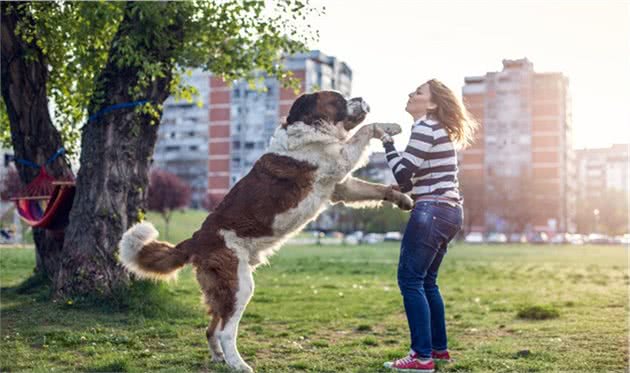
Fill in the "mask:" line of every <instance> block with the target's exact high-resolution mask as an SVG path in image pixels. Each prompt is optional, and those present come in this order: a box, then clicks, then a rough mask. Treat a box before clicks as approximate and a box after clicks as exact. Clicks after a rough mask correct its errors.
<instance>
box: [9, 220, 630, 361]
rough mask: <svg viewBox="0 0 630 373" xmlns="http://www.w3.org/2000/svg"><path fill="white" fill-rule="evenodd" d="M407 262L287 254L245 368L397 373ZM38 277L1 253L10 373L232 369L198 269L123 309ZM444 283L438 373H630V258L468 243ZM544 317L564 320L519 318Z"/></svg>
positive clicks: (619, 252) (376, 254) (22, 261)
mask: <svg viewBox="0 0 630 373" xmlns="http://www.w3.org/2000/svg"><path fill="white" fill-rule="evenodd" d="M174 220H176V217H175V218H174ZM186 229H188V228H185V229H184V228H178V229H173V234H172V236H171V239H172V240H173V241H175V240H177V237H178V235H185V234H186V232H185V231H186ZM190 229H191V230H192V229H194V227H191V228H190ZM397 254H398V247H397V245H396V244H383V245H375V246H351V247H344V246H334V247H333V246H324V247H317V246H309V247H305V246H304V247H296V246H293V247H291V246H288V247H285V248H283V249H282V250H281V251H280V253H279V254H278V255H276V256H275V257H273V258H272V260H271V265H270V266H266V267H262V268H260V269H259V270H258V271H257V272H256V274H255V281H256V293H255V295H254V298H253V300H252V303H251V304H250V305H249V307H248V308H247V311H246V313H245V316H244V318H243V321H242V323H241V329H240V335H239V346H240V351H241V354H242V355H243V357H244V358H245V360H246V361H248V362H249V363H250V364H252V365H253V366H254V368H255V369H256V370H257V371H262V372H286V371H316V372H338V371H357V372H379V371H384V369H382V368H381V367H382V363H383V361H385V360H387V359H391V358H395V357H400V356H402V355H403V354H405V353H406V352H407V351H408V348H409V347H408V337H407V327H406V320H405V318H404V313H403V309H402V301H401V297H400V294H399V292H398V288H397V285H396V263H397ZM33 265H34V257H33V251H32V250H31V249H2V250H0V270H1V273H0V280H1V285H2V290H1V291H2V292H1V297H2V299H1V309H0V311H1V314H0V316H1V332H0V364H1V365H0V371H22V370H28V371H52V370H53V369H54V371H68V370H73V371H76V370H78V371H137V372H146V371H170V372H180V371H195V372H196V371H212V372H214V371H216V372H227V371H228V370H227V369H226V368H225V367H224V366H222V365H215V364H213V363H211V362H210V359H209V356H208V353H207V347H206V341H205V335H204V329H205V327H206V325H207V321H208V320H207V317H206V315H205V312H204V308H203V307H202V305H201V302H200V293H199V290H198V287H197V284H196V282H195V281H194V279H193V276H192V273H191V270H190V268H186V269H185V270H184V271H183V272H182V273H181V274H180V277H179V280H178V281H177V282H175V283H170V284H163V285H152V284H149V283H137V284H136V285H134V288H133V289H132V291H130V292H129V294H128V297H129V299H127V300H126V302H125V303H126V304H124V305H119V306H112V305H107V306H84V305H81V304H77V303H74V302H72V301H71V300H70V301H67V302H57V303H51V302H49V301H48V300H47V297H46V293H45V291H44V290H41V289H39V290H38V289H32V288H29V287H28V286H20V283H22V282H23V281H24V280H26V279H27V278H28V277H29V276H30V274H31V271H32V268H33ZM440 276H441V279H440V281H439V283H440V287H441V289H442V293H443V296H444V298H445V302H446V308H447V309H446V312H447V327H448V331H449V342H450V347H451V349H452V351H453V355H454V358H455V359H456V362H455V363H451V364H447V365H443V364H440V365H439V366H438V369H439V371H441V372H469V371H470V372H536V371H539V372H560V371H562V372H567V371H571V372H605V371H606V372H624V371H627V370H628V368H627V367H628V311H629V310H628V285H629V281H630V280H629V277H628V251H627V249H626V248H623V247H620V246H615V247H612V246H578V247H576V246H529V245H522V246H521V245H518V246H517V245H512V246H509V245H500V246H470V245H458V244H456V245H454V246H452V247H451V248H450V249H449V253H448V255H447V257H446V259H445V261H444V264H443V267H442V270H441V275H440ZM537 305H541V306H544V307H545V308H543V311H544V310H547V311H548V315H549V316H550V317H553V316H554V315H553V314H554V312H557V314H558V316H557V317H555V318H550V319H543V320H536V319H531V318H522V317H519V316H518V315H519V312H525V314H527V311H532V310H533V309H532V307H533V306H537ZM531 313H532V312H530V314H531ZM530 316H531V317H535V316H536V315H530ZM543 316H544V314H543Z"/></svg>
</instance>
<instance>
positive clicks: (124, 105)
mask: <svg viewBox="0 0 630 373" xmlns="http://www.w3.org/2000/svg"><path fill="white" fill-rule="evenodd" d="M147 102H149V100H139V101H133V102H124V103H122V104H116V105H111V106H108V107H106V108H105V109H103V110H100V111H98V112H97V113H96V114H93V115H90V117H89V118H88V123H89V122H91V121H93V120H94V119H96V118H98V117H100V116H101V115H105V114H107V113H109V112H111V111H114V110H118V109H125V108H130V107H136V106H140V105H144V104H146V103H147ZM65 152H66V149H64V148H59V149H58V150H57V152H55V154H53V155H52V156H51V157H50V158H48V160H47V161H46V164H50V163H52V162H54V161H55V159H57V158H59V156H61V155H62V154H65ZM14 161H15V162H16V163H19V164H22V165H24V166H27V167H32V168H40V167H41V166H40V165H38V164H37V163H35V162H31V161H29V160H28V159H19V158H14Z"/></svg>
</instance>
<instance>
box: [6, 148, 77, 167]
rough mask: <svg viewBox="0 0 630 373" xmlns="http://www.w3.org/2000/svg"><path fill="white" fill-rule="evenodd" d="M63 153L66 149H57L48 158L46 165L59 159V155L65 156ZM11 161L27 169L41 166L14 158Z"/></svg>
mask: <svg viewBox="0 0 630 373" xmlns="http://www.w3.org/2000/svg"><path fill="white" fill-rule="evenodd" d="M65 152H66V149H64V148H59V149H57V151H56V152H55V154H53V155H52V156H51V157H50V158H48V160H47V161H46V164H51V163H52V162H54V161H55V159H57V158H59V156H60V155H62V154H65ZM13 160H14V161H15V162H16V163H19V164H21V165H24V166H27V167H32V168H41V167H42V166H40V165H38V164H37V163H35V162H32V161H29V160H28V159H19V158H14V159H13Z"/></svg>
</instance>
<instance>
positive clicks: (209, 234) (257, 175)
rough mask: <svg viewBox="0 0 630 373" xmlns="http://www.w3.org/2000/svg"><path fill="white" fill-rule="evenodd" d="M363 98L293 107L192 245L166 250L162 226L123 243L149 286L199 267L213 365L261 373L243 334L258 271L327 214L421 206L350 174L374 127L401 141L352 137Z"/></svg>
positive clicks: (300, 102) (142, 227) (132, 233)
mask: <svg viewBox="0 0 630 373" xmlns="http://www.w3.org/2000/svg"><path fill="white" fill-rule="evenodd" d="M368 111H369V106H368V105H367V103H366V102H365V101H364V100H363V99H361V98H352V99H348V100H346V99H345V98H344V97H343V96H342V95H341V94H340V93H338V92H335V91H320V92H315V93H311V94H303V95H302V96H300V97H298V98H297V99H296V101H295V102H294V103H293V104H292V106H291V109H290V111H289V115H288V117H287V120H286V122H285V123H284V124H282V125H281V126H279V127H278V128H277V129H276V131H275V133H274V135H273V137H272V139H271V142H270V145H269V148H268V149H267V152H266V153H265V154H264V155H262V156H261V157H260V159H258V161H257V162H256V163H255V164H254V166H253V168H252V170H251V171H250V172H249V173H248V174H247V175H245V176H244V177H243V178H242V179H241V180H239V181H238V182H237V183H236V184H235V185H234V186H233V187H232V189H231V190H230V191H229V192H228V194H227V195H226V196H225V198H224V199H223V201H222V202H221V203H220V204H219V205H218V206H217V207H216V209H215V210H214V211H212V212H211V213H210V214H209V215H208V217H207V218H206V220H205V221H204V222H203V224H202V226H201V228H200V229H199V230H198V231H196V232H195V233H194V234H193V235H192V237H191V238H189V239H187V240H184V241H183V242H180V243H179V244H177V245H171V244H170V243H167V242H161V241H157V240H156V238H157V236H158V232H157V231H156V230H155V228H154V227H153V225H151V224H150V223H148V222H143V223H139V224H136V225H134V226H133V227H131V228H130V229H129V230H128V231H127V232H125V234H124V235H123V237H122V239H121V241H120V243H119V248H120V253H119V259H120V261H121V263H122V264H123V265H124V266H125V267H126V268H127V269H128V270H129V271H130V272H132V273H134V274H135V275H137V276H139V277H143V278H152V279H168V278H172V277H173V276H175V275H176V272H177V271H178V270H179V269H180V268H182V267H183V266H184V265H185V264H187V263H191V264H192V265H193V266H194V268H195V270H196V271H195V272H196V277H197V280H198V282H199V285H200V286H201V290H202V292H203V295H204V299H205V303H206V304H207V306H208V308H209V311H208V313H209V314H210V315H211V317H212V318H211V321H210V322H209V325H208V328H207V329H206V337H207V339H208V345H209V349H210V354H211V356H212V360H213V361H225V362H226V363H227V364H228V365H229V366H230V367H231V368H233V369H236V370H241V371H246V372H252V368H251V367H250V366H249V365H247V364H246V363H245V361H243V359H242V358H241V356H240V354H239V352H238V350H237V347H236V337H237V330H238V325H239V322H240V319H241V316H242V314H243V311H244V310H245V307H246V306H247V304H248V303H249V301H250V299H251V297H252V294H253V292H254V280H253V277H252V272H253V271H254V269H255V268H256V267H257V266H258V265H260V264H261V263H265V262H266V261H267V258H268V257H269V256H270V255H272V254H273V253H274V252H275V251H276V250H277V249H279V248H280V246H281V245H282V244H283V243H284V242H285V241H286V240H287V239H289V238H290V237H291V236H292V235H294V234H295V233H297V232H299V231H300V230H301V229H302V228H304V226H305V225H306V224H307V223H309V222H310V221H312V220H314V219H315V218H316V217H317V216H318V215H319V214H320V213H321V212H322V211H323V210H324V209H325V208H326V207H327V206H329V205H331V204H335V203H344V204H348V205H353V206H365V205H366V204H368V205H369V204H372V205H373V204H378V203H379V202H380V201H383V200H385V201H391V202H392V203H394V204H396V205H397V206H398V207H399V208H401V209H404V210H410V209H411V208H412V207H413V201H412V200H411V198H410V197H409V196H407V195H405V194H402V193H400V192H399V191H398V190H396V189H395V188H394V187H392V186H386V185H381V184H375V183H369V182H366V181H363V180H360V179H356V178H354V177H352V176H351V175H350V174H351V172H352V171H353V170H355V169H356V168H359V167H361V166H362V165H363V164H364V163H365V162H366V161H367V154H366V153H367V149H366V148H367V145H368V143H369V142H370V139H372V138H373V137H374V127H376V126H378V127H380V128H381V129H382V130H384V131H385V132H386V133H388V134H390V135H395V134H398V133H400V132H401V129H400V126H399V125H397V124H391V123H389V124H388V123H374V124H370V125H365V126H363V127H361V128H359V129H358V130H357V131H356V133H355V134H354V135H353V136H352V137H349V131H350V130H352V129H353V128H354V127H355V126H357V125H358V124H360V123H361V122H362V121H363V120H364V119H365V117H366V115H367V112H368Z"/></svg>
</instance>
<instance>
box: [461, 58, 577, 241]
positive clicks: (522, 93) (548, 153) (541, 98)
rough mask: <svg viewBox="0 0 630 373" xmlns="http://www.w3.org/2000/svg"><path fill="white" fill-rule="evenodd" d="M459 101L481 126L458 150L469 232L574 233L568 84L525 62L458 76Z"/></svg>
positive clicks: (508, 62) (574, 174)
mask: <svg viewBox="0 0 630 373" xmlns="http://www.w3.org/2000/svg"><path fill="white" fill-rule="evenodd" d="M462 95H463V99H464V103H465V104H466V107H467V108H468V110H469V111H470V112H471V113H472V114H473V116H474V117H475V118H476V119H477V120H478V121H479V122H480V123H481V130H480V131H479V133H478V135H477V140H476V143H475V144H474V145H473V146H472V147H470V148H469V149H466V150H464V151H462V152H460V169H461V172H460V179H461V184H462V189H463V191H464V198H465V200H466V203H465V206H467V208H468V209H469V210H470V213H469V214H468V216H467V219H472V220H473V221H469V223H470V225H469V226H468V227H467V228H468V229H470V230H477V231H494V232H519V231H546V232H567V231H569V232H572V231H574V230H575V199H576V192H577V190H576V187H577V183H576V168H575V159H574V152H573V146H572V119H571V99H570V95H569V80H568V78H567V77H565V76H564V75H563V74H562V73H537V72H535V71H534V67H533V64H532V63H531V62H530V61H529V60H527V59H519V60H503V70H502V71H499V72H488V73H486V74H485V75H482V76H471V77H466V78H465V85H464V87H463V92H462Z"/></svg>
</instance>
